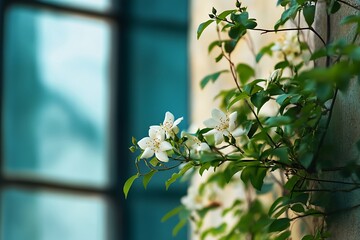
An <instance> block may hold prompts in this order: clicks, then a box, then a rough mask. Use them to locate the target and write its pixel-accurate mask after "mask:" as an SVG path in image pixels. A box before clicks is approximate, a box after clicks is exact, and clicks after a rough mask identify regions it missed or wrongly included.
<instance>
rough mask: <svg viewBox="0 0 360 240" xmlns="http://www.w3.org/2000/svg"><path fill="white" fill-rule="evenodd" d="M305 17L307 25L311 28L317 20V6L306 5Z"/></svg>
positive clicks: (304, 9)
mask: <svg viewBox="0 0 360 240" xmlns="http://www.w3.org/2000/svg"><path fill="white" fill-rule="evenodd" d="M303 15H304V18H305V21H306V23H307V24H308V26H309V27H311V25H312V24H313V23H314V19H315V5H305V6H304V8H303Z"/></svg>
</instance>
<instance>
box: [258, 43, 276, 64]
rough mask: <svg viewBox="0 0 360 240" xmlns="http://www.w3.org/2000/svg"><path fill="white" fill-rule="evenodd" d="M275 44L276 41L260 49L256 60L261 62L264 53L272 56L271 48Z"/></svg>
mask: <svg viewBox="0 0 360 240" xmlns="http://www.w3.org/2000/svg"><path fill="white" fill-rule="evenodd" d="M274 45H275V43H270V44H269V45H267V46H265V47H263V48H261V49H260V51H259V53H258V54H256V57H255V60H256V62H259V61H260V60H261V58H262V57H263V56H264V55H266V54H267V55H269V56H272V50H271V48H272V47H273V46H274Z"/></svg>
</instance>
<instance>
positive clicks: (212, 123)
mask: <svg viewBox="0 0 360 240" xmlns="http://www.w3.org/2000/svg"><path fill="white" fill-rule="evenodd" d="M204 125H205V126H206V127H208V128H214V127H216V126H218V125H220V122H218V121H216V120H215V119H213V118H209V119H207V120H205V121H204Z"/></svg>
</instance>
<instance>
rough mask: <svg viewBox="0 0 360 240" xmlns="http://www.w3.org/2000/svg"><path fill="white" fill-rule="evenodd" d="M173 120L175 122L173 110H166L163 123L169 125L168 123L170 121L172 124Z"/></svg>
mask: <svg viewBox="0 0 360 240" xmlns="http://www.w3.org/2000/svg"><path fill="white" fill-rule="evenodd" d="M173 122H174V115H173V114H172V113H171V112H166V113H165V119H164V122H163V124H164V125H167V124H166V123H168V124H171V125H172V124H173Z"/></svg>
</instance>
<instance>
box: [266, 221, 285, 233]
mask: <svg viewBox="0 0 360 240" xmlns="http://www.w3.org/2000/svg"><path fill="white" fill-rule="evenodd" d="M288 227H290V219H288V218H279V219H275V220H274V221H273V222H272V223H271V224H270V226H269V232H280V231H283V230H285V229H287V228H288Z"/></svg>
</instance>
